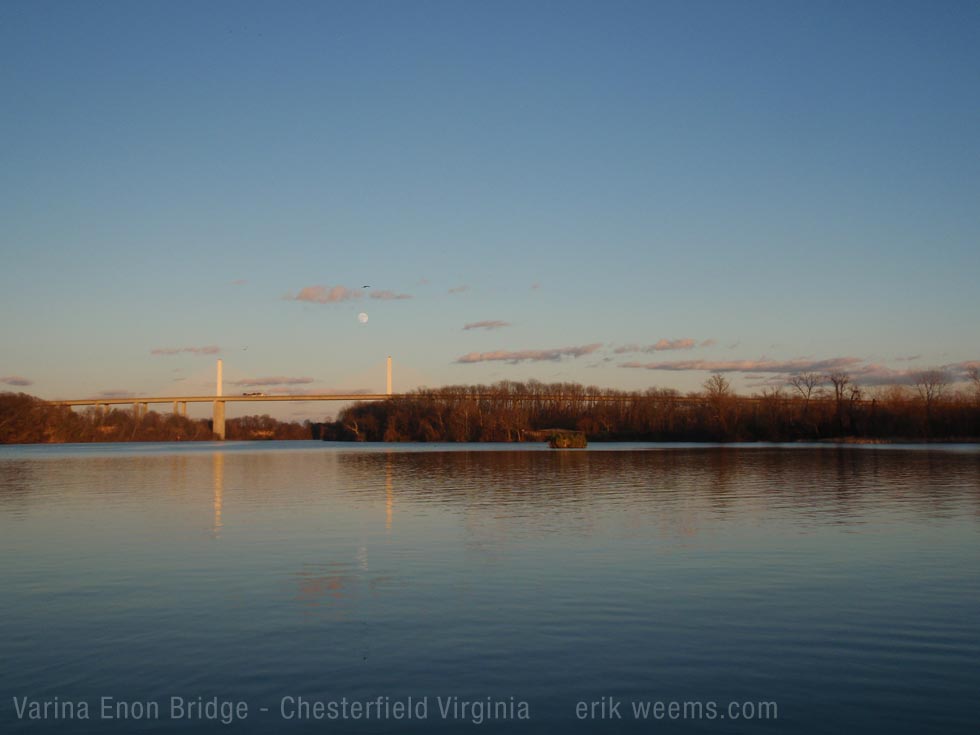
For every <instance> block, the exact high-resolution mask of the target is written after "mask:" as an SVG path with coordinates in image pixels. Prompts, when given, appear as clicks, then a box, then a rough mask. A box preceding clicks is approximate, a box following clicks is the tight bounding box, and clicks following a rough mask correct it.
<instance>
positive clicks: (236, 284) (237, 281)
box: [231, 278, 248, 286]
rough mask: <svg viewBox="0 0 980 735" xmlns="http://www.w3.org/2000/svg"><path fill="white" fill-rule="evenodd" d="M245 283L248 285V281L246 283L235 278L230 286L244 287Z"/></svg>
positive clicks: (241, 279)
mask: <svg viewBox="0 0 980 735" xmlns="http://www.w3.org/2000/svg"><path fill="white" fill-rule="evenodd" d="M246 283H248V281H246V280H245V279H244V278H236V279H235V280H234V281H232V282H231V285H232V286H244V285H245V284H246Z"/></svg>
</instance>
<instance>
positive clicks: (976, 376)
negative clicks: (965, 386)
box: [966, 365, 980, 403]
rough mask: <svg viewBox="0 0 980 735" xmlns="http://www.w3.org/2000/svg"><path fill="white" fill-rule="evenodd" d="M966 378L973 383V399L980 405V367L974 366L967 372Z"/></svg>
mask: <svg viewBox="0 0 980 735" xmlns="http://www.w3.org/2000/svg"><path fill="white" fill-rule="evenodd" d="M966 377H967V378H969V379H970V382H971V383H973V397H974V398H975V399H976V401H977V403H980V367H978V366H976V365H974V366H973V367H971V368H970V369H969V370H967V371H966Z"/></svg>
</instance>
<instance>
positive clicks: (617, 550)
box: [0, 442, 980, 733]
mask: <svg viewBox="0 0 980 735" xmlns="http://www.w3.org/2000/svg"><path fill="white" fill-rule="evenodd" d="M0 560H2V564H0V695H2V699H0V732H25V733H42V732H126V733H141V732H179V733H184V732H186V733H191V732H211V731H226V732H254V733H270V732H307V731H309V732H314V731H315V732H371V733H381V732H410V731H411V732H423V731H424V732H430V731H437V732H468V731H473V732H487V733H489V732H511V731H515V732H609V733H617V732H629V731H636V732H640V731H643V732H656V731H659V732H692V733H693V732H708V733H726V732H755V731H759V732H794V733H811V732H812V733H826V732H888V733H902V732H908V733H919V732H937V733H939V732H943V733H952V732H975V731H976V730H977V726H978V724H980V448H978V447H977V446H959V447H952V448H946V449H939V450H937V449H934V448H926V447H850V448H837V447H830V446H823V447H798V446H797V447H765V446H752V447H737V446H728V447H703V446H702V447H676V446H675V447H664V446H656V445H625V446H624V445H617V446H615V447H613V446H609V447H598V448H596V449H594V450H593V449H590V450H586V451H566V452H557V451H551V450H546V449H545V450H542V449H539V448H537V447H532V448H530V449H529V448H526V447H520V448H516V449H515V448H514V447H513V446H512V445H508V446H499V445H483V446H476V447H474V446H463V447H460V446H448V445H428V446H425V445H408V446H400V445H395V446H392V445H381V446H378V445H375V446H363V445H360V446H352V445H349V444H344V445H331V444H324V443H320V442H316V443H313V442H301V443H296V442H294V443H288V444H284V443H272V444H259V445H256V444H244V443H242V444H235V443H229V444H227V445H216V444H206V445H200V444H197V445H192V446H186V445H184V446H174V445H87V446H61V447H3V448H0ZM14 697H17V698H18V699H17V700H16V702H15V700H14ZM24 697H27V698H29V700H32V701H38V702H43V701H48V702H53V701H54V699H55V697H57V698H58V703H60V704H61V705H64V703H66V702H72V703H73V704H74V706H75V708H76V709H75V711H76V717H77V713H78V712H79V711H80V710H81V705H80V704H79V703H80V702H85V703H87V704H88V706H89V710H88V714H89V719H88V720H81V719H74V720H67V719H62V718H59V719H55V718H54V717H53V716H52V714H51V710H49V712H48V718H47V719H44V720H33V721H32V720H28V719H26V718H27V711H25V713H24V718H23V719H18V717H17V707H16V703H17V702H20V703H22V704H23V705H24V706H25V707H28V706H29V703H25V701H24V700H23V699H22V698H24ZM100 697H112V698H114V699H113V702H114V703H120V702H128V703H135V702H151V703H152V702H156V703H158V708H159V719H149V718H144V719H139V720H137V719H132V718H133V717H135V716H136V714H137V713H136V712H135V710H136V709H137V705H136V704H132V707H131V710H130V717H131V719H129V720H118V719H117V720H108V719H101V717H102V710H101V708H100ZM171 697H182V698H183V702H184V703H185V709H186V710H189V709H190V704H186V703H187V702H189V701H192V700H193V701H196V700H197V698H198V697H202V698H204V700H205V701H206V700H209V699H211V698H212V697H218V698H219V699H220V700H221V701H224V700H229V701H231V700H233V701H235V702H239V701H242V702H245V703H247V704H246V706H247V707H248V715H247V718H245V719H239V720H236V721H235V722H234V723H233V724H232V725H230V726H227V727H226V726H223V725H222V724H221V723H220V720H217V721H215V720H209V719H206V715H207V714H208V713H204V715H203V716H202V717H197V718H187V717H184V718H182V719H179V720H177V721H175V720H173V719H171V715H180V714H181V711H180V710H179V709H178V710H176V711H173V712H172V711H171V709H170V703H171V702H170V698H171ZM301 697H302V698H305V700H306V701H307V702H308V703H310V704H312V703H315V702H321V703H322V704H323V706H324V707H325V708H326V707H327V706H328V705H331V703H333V704H332V706H336V707H337V708H338V709H337V710H335V712H340V711H341V710H340V709H339V708H340V707H341V706H342V700H343V698H347V700H348V703H349V705H350V703H353V702H360V703H363V702H365V701H367V700H374V701H375V702H377V698H378V697H382V698H383V702H385V706H386V707H388V710H387V714H389V715H390V716H394V715H393V713H394V712H395V707H396V705H397V703H398V702H401V703H402V706H407V705H409V699H408V698H409V697H412V698H413V699H412V700H411V703H412V704H411V706H413V707H415V714H416V715H418V717H416V718H415V719H400V720H396V719H380V715H382V714H385V713H384V712H383V711H382V709H381V708H380V707H378V709H377V710H376V715H378V716H373V717H371V718H370V719H360V720H351V719H348V720H344V721H339V720H331V719H323V720H316V719H313V717H312V716H311V717H309V718H308V719H290V720H284V719H283V717H284V715H289V714H295V715H302V714H303V711H302V709H301V708H298V707H297V706H296V702H297V701H299V698H301ZM453 697H455V698H456V699H451V698H453ZM384 698H387V699H384ZM488 698H489V701H488ZM603 698H606V699H603ZM609 698H611V699H609ZM284 699H285V704H284ZM600 700H601V701H603V702H604V703H605V707H604V708H603V707H601V706H600V707H597V708H593V707H592V706H591V705H589V704H586V705H584V707H585V708H586V709H585V712H587V713H589V714H594V715H596V716H597V717H598V716H600V715H603V714H606V715H607V716H608V717H610V718H613V719H605V720H603V719H581V720H580V719H577V714H582V713H583V710H582V709H581V707H582V706H583V705H579V702H586V703H589V702H593V701H600ZM675 701H676V702H680V703H683V702H689V703H691V702H695V701H696V702H699V703H701V705H700V706H701V707H702V710H701V711H702V713H703V715H708V714H710V712H711V711H714V712H715V713H716V715H717V716H716V717H715V718H714V719H708V717H707V716H702V717H701V718H700V719H698V718H697V717H696V710H694V709H693V705H689V707H690V708H691V709H689V715H692V716H689V717H688V718H687V719H677V720H671V719H670V718H669V716H667V714H666V713H667V712H668V710H667V709H666V708H667V706H669V704H670V703H671V702H675ZM447 702H448V703H450V704H452V703H455V704H456V705H457V707H456V708H455V709H452V708H451V709H450V711H449V712H448V713H447V714H446V715H443V714H442V711H441V709H440V706H441V705H443V704H445V703H447ZM466 702H470V703H475V704H471V705H470V708H469V709H468V710H465V711H464V710H461V709H460V707H461V705H463V704H464V703H466ZM521 702H526V703H527V707H528V714H529V716H530V719H529V720H527V721H523V720H517V721H515V720H513V719H508V718H509V717H511V716H518V715H520V713H521V708H520V703H521ZM645 702H650V703H655V702H662V703H663V705H662V706H663V707H664V709H663V710H661V714H662V715H664V719H662V720H656V719H654V716H655V710H654V709H651V710H650V714H649V719H648V720H646V721H636V720H635V719H634V712H633V709H632V708H633V706H634V704H636V703H639V706H641V707H642V705H643V703H645ZM731 702H735V703H736V707H737V709H736V710H735V713H736V714H738V712H740V711H743V710H742V708H743V707H744V708H745V710H749V709H750V707H749V705H751V706H752V707H755V706H756V705H757V703H765V702H774V703H775V705H776V707H777V708H778V709H777V716H778V719H771V718H770V719H768V720H753V721H751V722H746V721H745V720H744V719H743V720H740V721H733V720H732V719H731V717H730V716H729V713H730V712H732V710H729V704H730V703H731ZM420 703H425V705H426V707H425V709H424V710H420V709H419V707H420ZM746 703H748V705H746ZM617 704H618V709H617V706H616V705H617ZM351 706H352V705H351ZM680 706H682V705H678V707H680ZM712 706H713V707H714V709H713V710H712ZM765 706H766V707H768V705H765ZM480 707H482V708H483V710H482V715H483V717H482V719H483V722H482V724H476V720H478V719H480V717H479V714H480V712H479V711H478V710H479V708H480ZM263 708H265V709H266V710H267V711H262V710H263ZM283 708H285V709H283ZM577 708H578V710H577ZM758 709H759V710H760V711H761V710H762V709H763V705H758ZM147 711H148V712H149V707H147ZM326 711H327V710H326V709H325V712H326ZM677 711H678V710H676V709H675V712H677ZM770 711H771V710H770ZM352 712H353V710H352V709H349V710H348V713H349V714H351V713H352ZM56 714H58V715H64V717H67V716H68V714H65V713H64V712H57V713H56ZM112 714H114V715H115V712H112ZM121 714H125V713H124V712H123V713H121ZM216 714H218V715H219V716H220V715H221V713H220V712H219V713H216ZM224 714H225V715H226V716H227V715H228V712H227V710H225V712H224ZM362 714H363V711H362ZM369 714H370V713H369ZM616 714H619V715H620V716H621V717H622V719H621V720H618V719H614V718H615V716H616ZM422 715H425V719H421V716H422ZM402 716H403V718H404V717H405V716H406V715H405V713H404V711H402Z"/></svg>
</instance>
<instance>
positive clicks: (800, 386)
mask: <svg viewBox="0 0 980 735" xmlns="http://www.w3.org/2000/svg"><path fill="white" fill-rule="evenodd" d="M823 382H824V378H823V376H822V375H818V374H817V373H797V374H796V375H794V376H792V377H791V378H790V379H789V384H790V385H791V386H792V387H794V388H796V390H797V391H798V392H799V394H800V395H801V396H803V400H804V402H809V400H810V399H811V398H812V397H813V394H814V393H815V392H816V390H817V388H818V387H819V386H820V384H821V383H823Z"/></svg>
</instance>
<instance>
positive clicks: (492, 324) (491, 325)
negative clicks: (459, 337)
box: [463, 319, 511, 330]
mask: <svg viewBox="0 0 980 735" xmlns="http://www.w3.org/2000/svg"><path fill="white" fill-rule="evenodd" d="M509 326H511V323H510V322H502V321H499V320H496V319H495V320H493V321H485V322H470V323H469V324H465V325H463V329H464V330H466V329H500V328H501V327H509Z"/></svg>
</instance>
